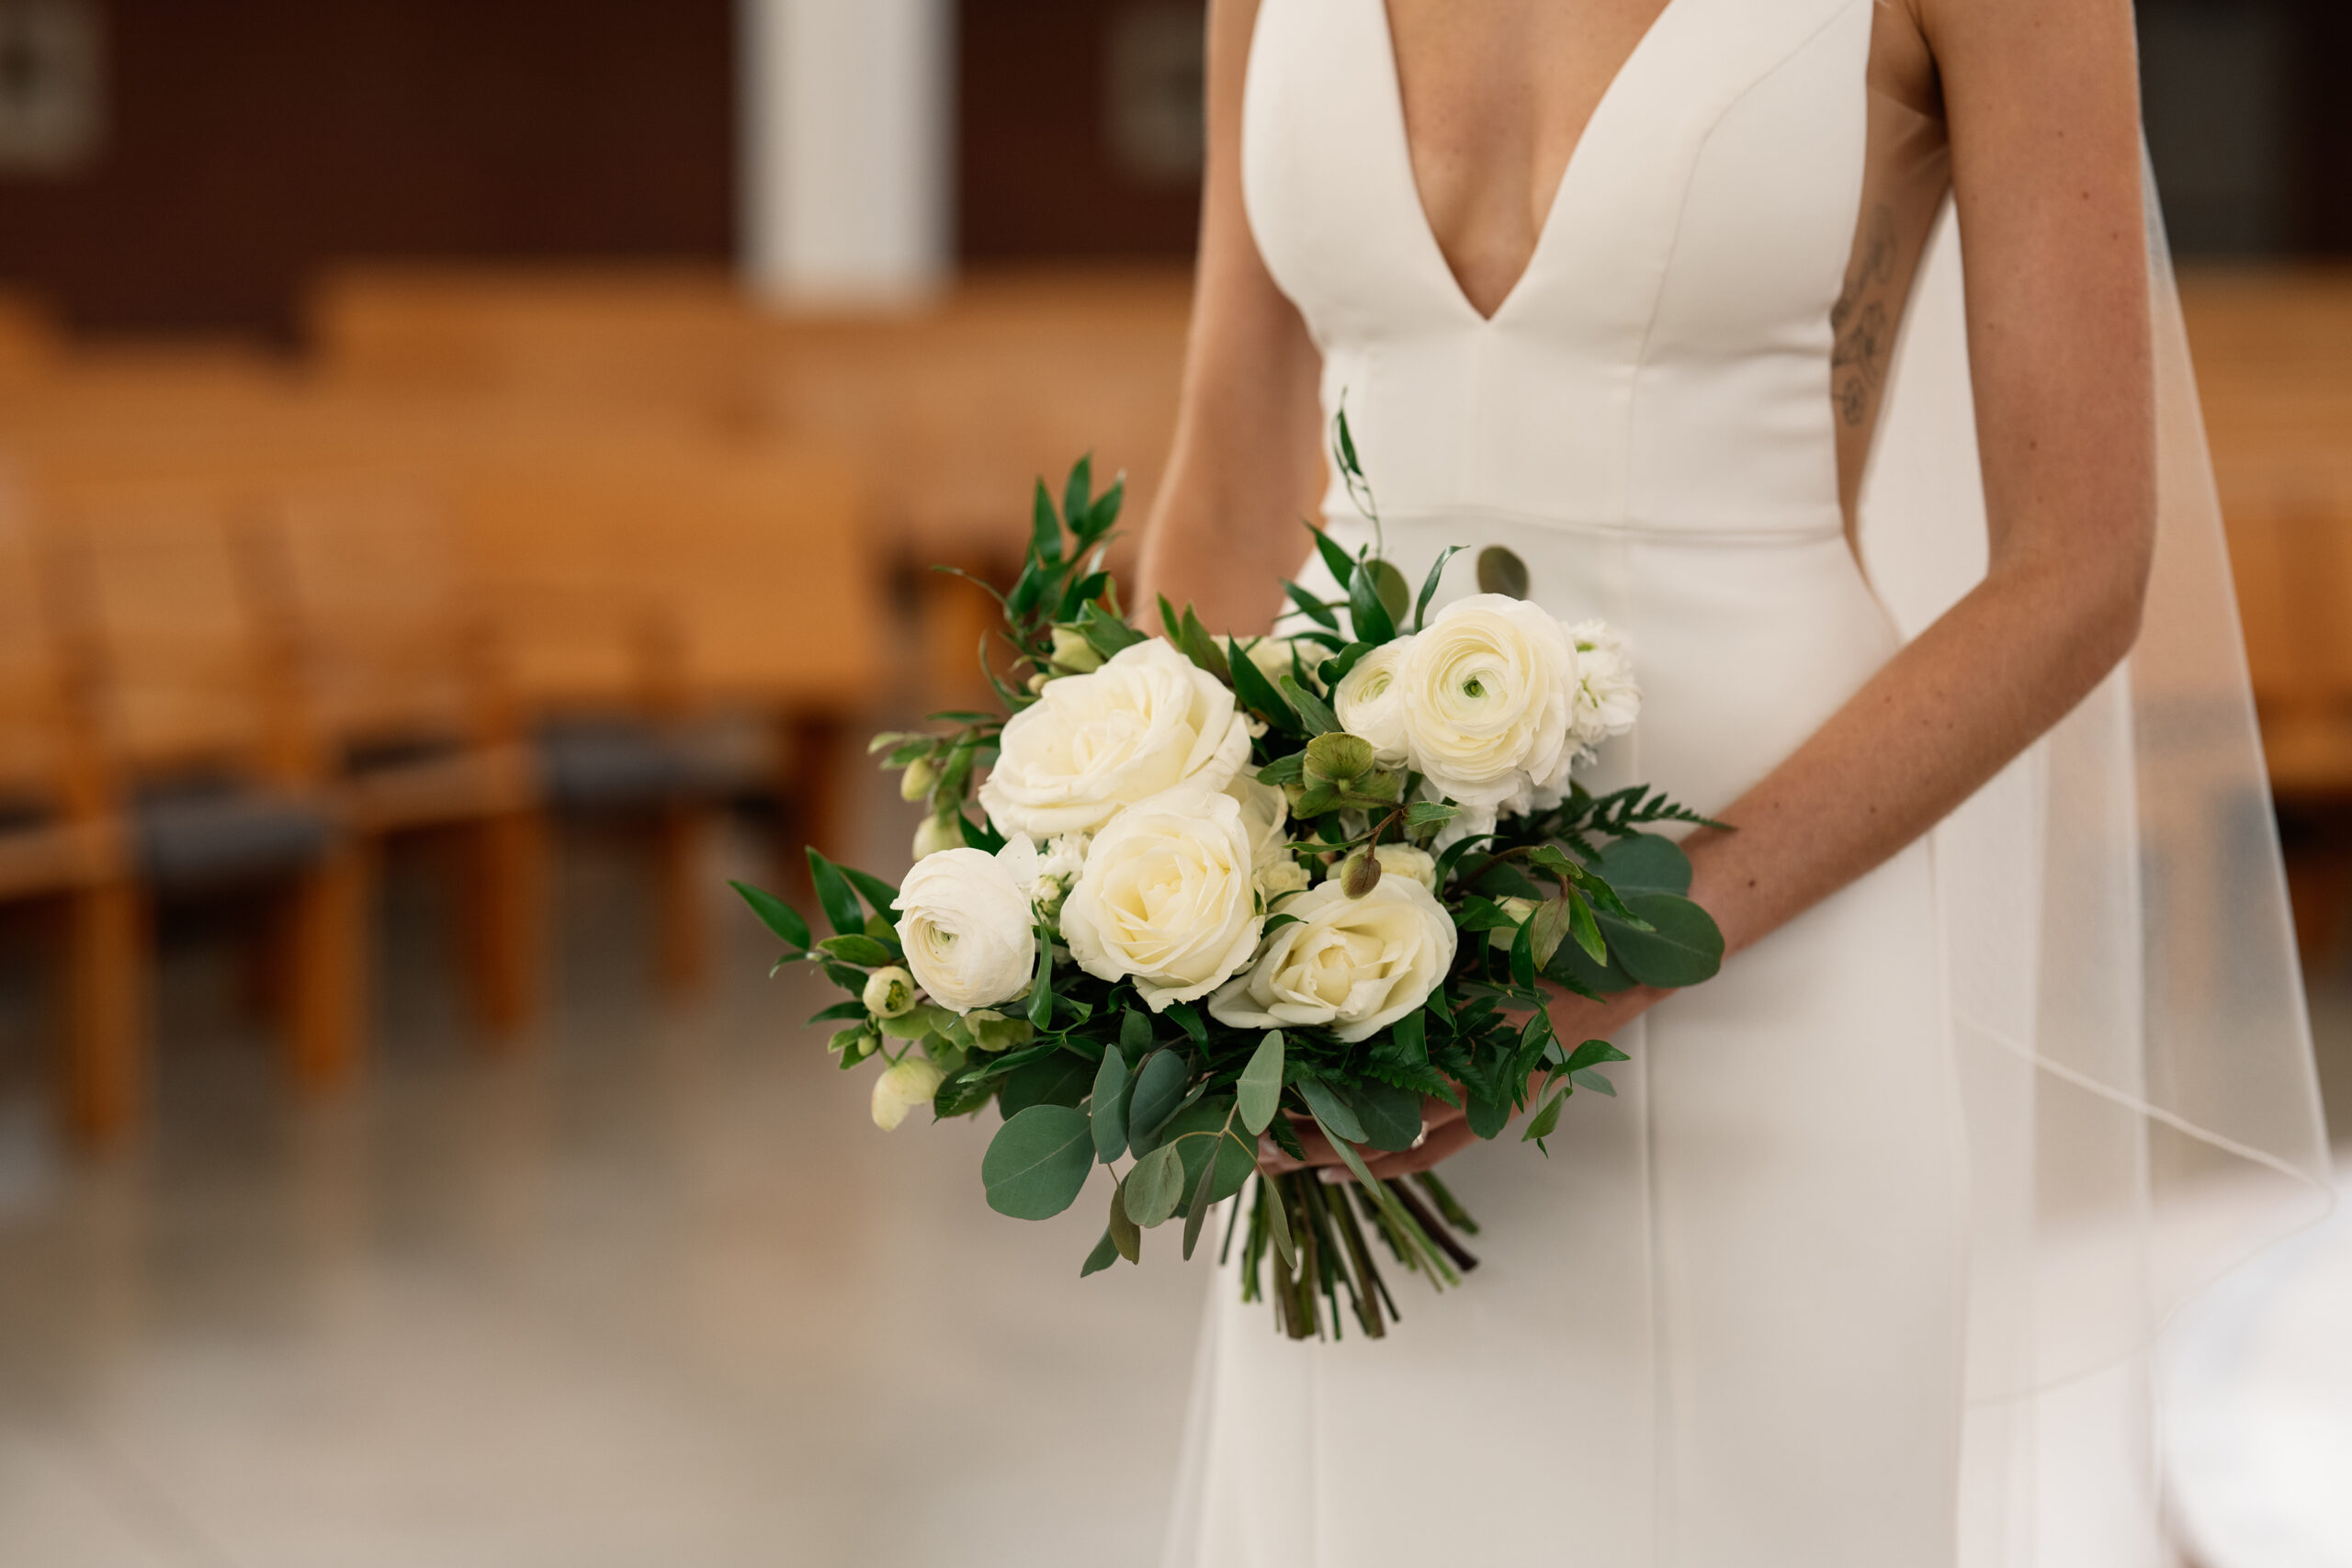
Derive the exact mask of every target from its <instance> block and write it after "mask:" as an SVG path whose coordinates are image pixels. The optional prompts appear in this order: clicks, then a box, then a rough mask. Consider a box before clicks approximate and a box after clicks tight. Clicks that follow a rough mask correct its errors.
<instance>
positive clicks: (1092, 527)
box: [1070, 474, 1127, 543]
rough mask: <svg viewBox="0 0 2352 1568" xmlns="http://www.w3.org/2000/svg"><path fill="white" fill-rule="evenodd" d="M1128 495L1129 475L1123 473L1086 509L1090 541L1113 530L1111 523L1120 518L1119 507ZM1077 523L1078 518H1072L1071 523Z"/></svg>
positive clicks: (1087, 533) (1073, 524)
mask: <svg viewBox="0 0 2352 1568" xmlns="http://www.w3.org/2000/svg"><path fill="white" fill-rule="evenodd" d="M1126 496H1127V476H1126V475H1125V474H1121V475H1120V476H1119V477H1118V478H1117V479H1113V480H1112V481H1111V488H1110V489H1109V490H1106V491H1103V493H1102V494H1101V495H1099V496H1097V497H1095V499H1094V504H1093V505H1092V506H1090V507H1088V508H1087V509H1086V537H1087V540H1088V542H1089V543H1091V542H1092V541H1094V540H1096V539H1099V538H1101V537H1102V536H1103V535H1105V534H1107V533H1109V532H1110V531H1111V525H1113V524H1114V523H1116V522H1117V521H1118V520H1119V507H1120V505H1121V503H1122V502H1125V500H1126ZM1070 525H1071V526H1072V527H1076V526H1077V525H1078V519H1077V518H1075V517H1073V518H1071V519H1070Z"/></svg>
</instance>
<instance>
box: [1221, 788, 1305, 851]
mask: <svg viewBox="0 0 2352 1568" xmlns="http://www.w3.org/2000/svg"><path fill="white" fill-rule="evenodd" d="M1225 793H1226V794H1227V795H1231V796H1232V797H1233V798H1234V800H1235V802H1236V803H1238V805H1239V806H1240V807H1241V826H1242V828H1243V829H1244V830H1245V831H1246V832H1247V833H1248V834H1249V836H1250V867H1251V869H1252V870H1258V871H1262V870H1264V869H1265V868H1266V867H1267V866H1269V865H1272V863H1274V862H1275V860H1277V859H1278V858H1286V857H1287V856H1288V855H1289V853H1290V839H1289V838H1288V836H1287V835H1285V834H1284V833H1283V824H1284V823H1286V822H1288V821H1289V820H1290V796H1288V795H1284V794H1283V792H1282V791H1281V790H1278V789H1276V788H1275V787H1274V786H1273V785H1272V784H1260V783H1259V782H1258V781H1257V779H1255V778H1254V777H1252V776H1251V775H1250V774H1249V773H1236V774H1234V775H1233V782H1232V783H1230V784H1227V785H1226V786H1225Z"/></svg>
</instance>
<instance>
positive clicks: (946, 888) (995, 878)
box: [899, 837, 1037, 1012]
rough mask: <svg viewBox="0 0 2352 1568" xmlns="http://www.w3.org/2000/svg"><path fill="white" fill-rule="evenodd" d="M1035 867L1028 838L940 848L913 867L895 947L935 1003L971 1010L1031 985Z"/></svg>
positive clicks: (903, 891) (902, 887)
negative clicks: (1000, 844)
mask: <svg viewBox="0 0 2352 1568" xmlns="http://www.w3.org/2000/svg"><path fill="white" fill-rule="evenodd" d="M1036 867H1037V851H1036V847H1035V845H1033V844H1032V843H1030V841H1029V840H1028V839H1027V838H1025V837H1020V838H1015V839H1014V840H1012V842H1010V843H1008V844H1006V845H1005V847H1004V848H1003V849H1001V850H1000V851H998V852H996V853H995V854H990V853H989V852H987V851H986V850H975V849H969V848H966V849H956V850H942V851H941V852H938V853H937V854H933V855H926V856H925V857H923V858H922V860H919V861H917V862H915V865H914V869H913V870H912V871H910V872H908V873H907V879H906V881H904V882H903V883H901V884H899V944H900V945H901V946H903V947H904V948H905V949H906V952H907V966H908V967H909V968H910V969H912V970H913V971H914V976H915V979H916V980H917V981H919V982H920V983H921V984H922V988H923V989H924V990H926V991H928V992H930V993H931V999H932V1000H933V1001H935V1002H937V1003H938V1004H939V1005H940V1006H942V1007H944V1008H949V1009H952V1010H955V1011H956V1012H969V1011H971V1010H973V1009H974V1008H988V1007H995V1006H996V1005H998V1004H999V1003H1001V1002H1009V1001H1011V1000H1012V998H1015V997H1017V996H1019V995H1020V994H1021V993H1022V992H1023V991H1025V990H1027V989H1028V988H1029V981H1030V977H1031V976H1033V975H1035V973H1036V968H1037V939H1036V933H1035V931H1034V930H1033V928H1032V925H1031V921H1032V920H1033V919H1034V918H1035V917H1034V915H1033V914H1032V912H1031V909H1030V904H1029V887H1030V884H1031V883H1032V882H1033V881H1035V876H1036Z"/></svg>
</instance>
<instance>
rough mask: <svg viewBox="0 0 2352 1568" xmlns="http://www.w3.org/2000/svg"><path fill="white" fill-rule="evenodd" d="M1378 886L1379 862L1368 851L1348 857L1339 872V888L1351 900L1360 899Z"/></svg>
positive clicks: (1358, 852)
mask: <svg viewBox="0 0 2352 1568" xmlns="http://www.w3.org/2000/svg"><path fill="white" fill-rule="evenodd" d="M1377 886H1380V860H1379V857H1378V856H1376V855H1374V853H1373V852H1371V851H1370V850H1358V851H1357V852H1355V853H1353V854H1351V855H1350V856H1349V857H1348V859H1347V863H1346V864H1345V865H1343V866H1341V867H1340V890H1341V891H1342V892H1344V893H1346V894H1347V896H1348V897H1351V898H1361V897H1363V896H1364V895H1366V894H1367V893H1370V892H1371V891H1372V890H1373V889H1374V888H1375V887H1377Z"/></svg>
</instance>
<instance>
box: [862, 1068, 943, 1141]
mask: <svg viewBox="0 0 2352 1568" xmlns="http://www.w3.org/2000/svg"><path fill="white" fill-rule="evenodd" d="M946 1077H947V1075H946V1074H945V1073H943V1072H941V1071H940V1070H939V1069H938V1068H937V1067H935V1066H933V1065H932V1064H931V1063H929V1062H926V1061H924V1060H923V1059H922V1057H921V1056H916V1055H910V1056H908V1058H907V1059H906V1060H905V1061H903V1062H900V1063H899V1065H898V1066H895V1067H886V1068H884V1069H883V1072H882V1076H881V1077H877V1078H876V1079H875V1080H874V1124H875V1125H876V1127H879V1128H881V1129H882V1130H883V1131H884V1132H886V1133H894V1132H896V1131H898V1127H899V1122H903V1121H905V1120H906V1119H907V1112H909V1111H912V1110H913V1109H914V1108H915V1107H916V1106H918V1105H929V1104H930V1103H931V1097H932V1096H933V1095H934V1094H937V1093H938V1092H939V1086H940V1085H941V1084H942V1083H943V1082H944V1081H945V1080H946Z"/></svg>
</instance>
